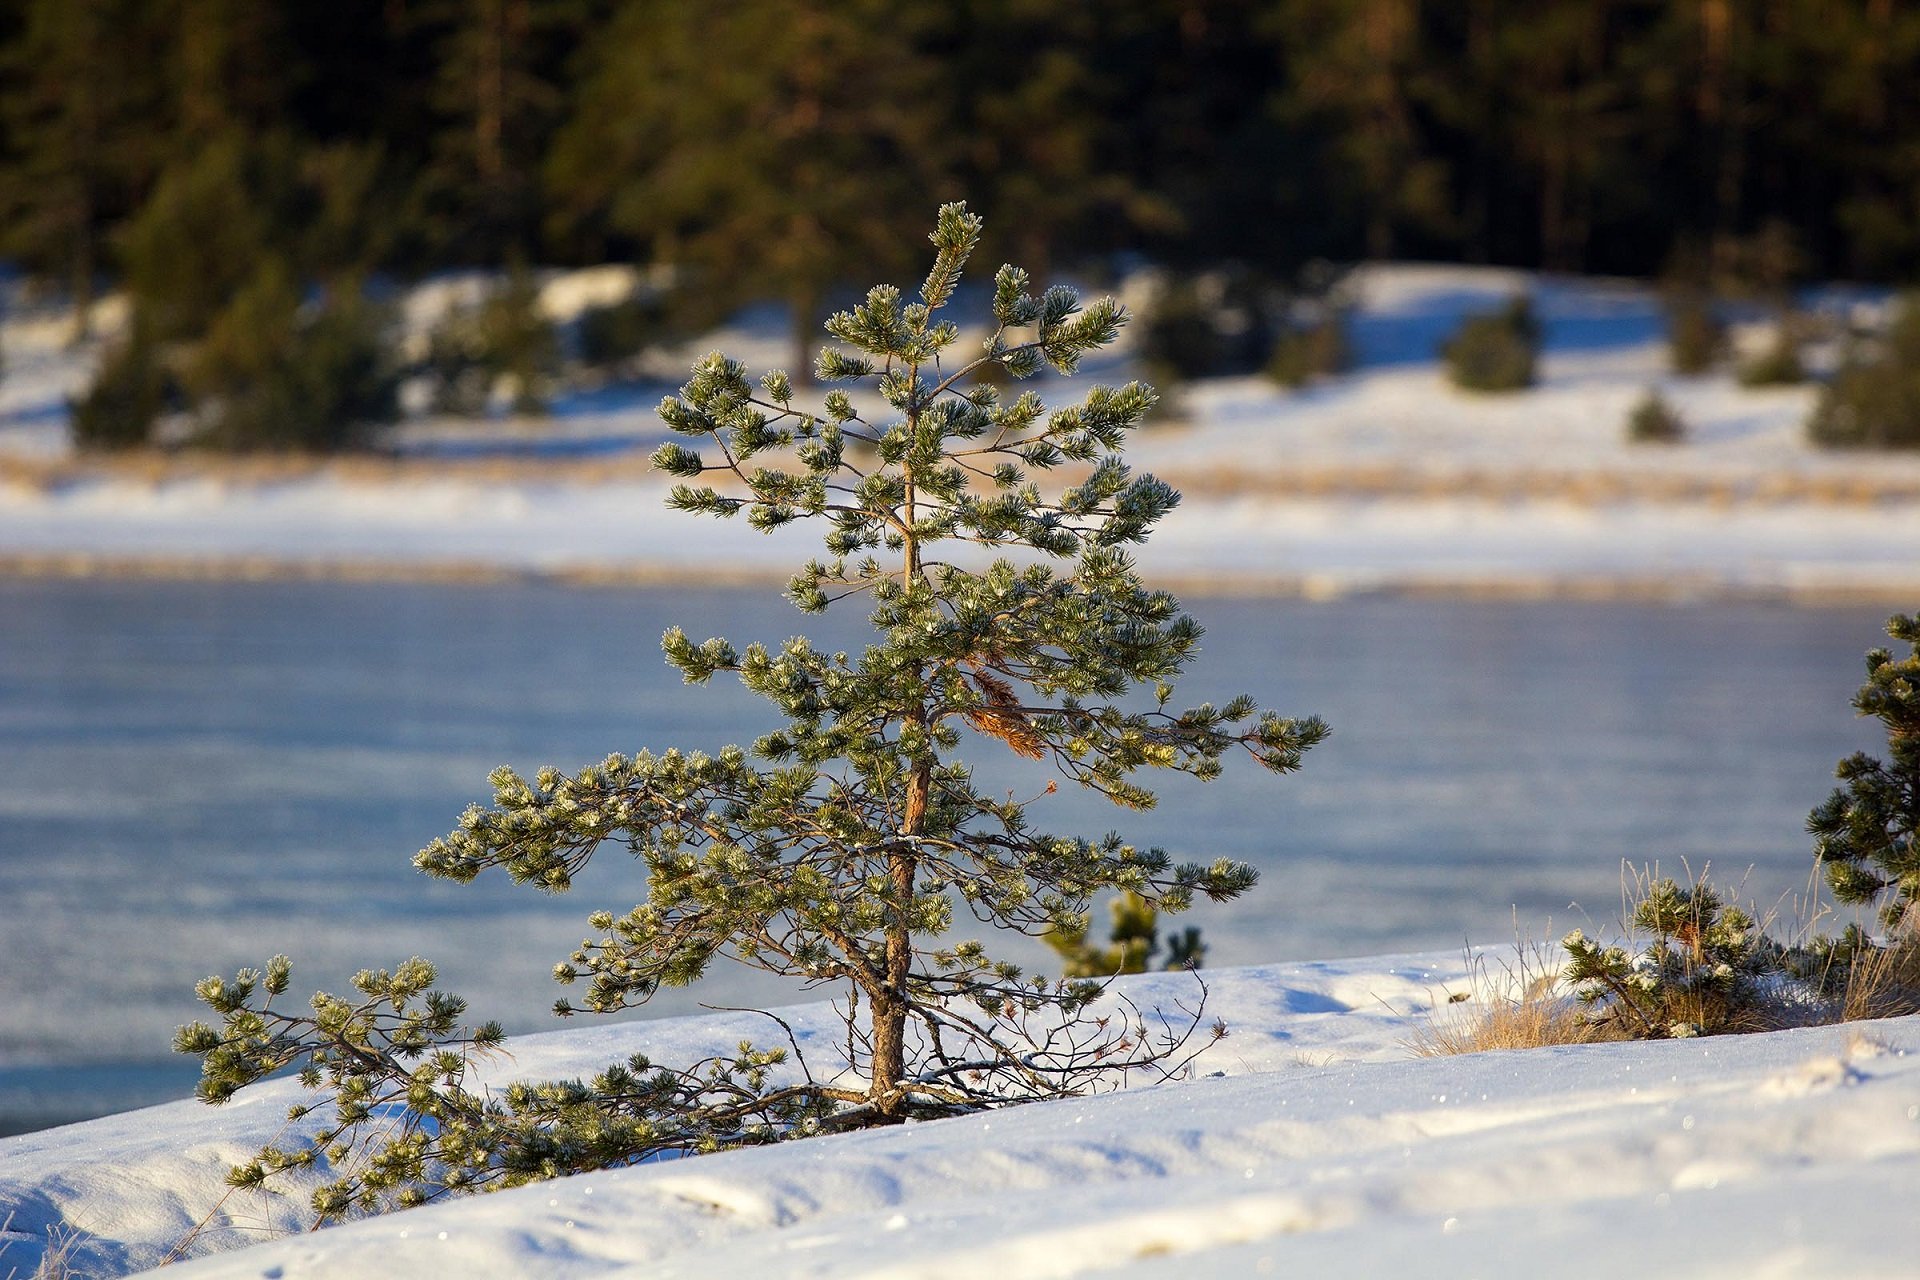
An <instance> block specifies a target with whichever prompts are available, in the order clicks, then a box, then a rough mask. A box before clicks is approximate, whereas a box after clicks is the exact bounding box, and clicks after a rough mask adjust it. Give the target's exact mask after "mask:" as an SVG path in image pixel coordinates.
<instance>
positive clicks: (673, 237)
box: [548, 0, 947, 382]
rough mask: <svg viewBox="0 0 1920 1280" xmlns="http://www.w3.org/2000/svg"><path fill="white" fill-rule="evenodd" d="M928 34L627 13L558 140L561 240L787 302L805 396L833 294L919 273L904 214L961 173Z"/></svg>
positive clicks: (865, 2) (652, 3) (864, 22)
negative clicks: (633, 250)
mask: <svg viewBox="0 0 1920 1280" xmlns="http://www.w3.org/2000/svg"><path fill="white" fill-rule="evenodd" d="M927 26H928V22H927V14H926V11H924V10H920V9H917V8H914V7H908V8H905V9H901V8H900V7H898V6H895V5H892V4H888V3H883V2H882V0H851V2H850V3H839V4H827V3H821V2H820V0H806V2H805V3H794V2H793V0H746V2H744V3H740V4H734V5H729V6H726V7H725V8H724V9H719V10H715V9H710V8H704V7H701V6H695V5H685V4H680V3H677V2H674V0H636V2H635V3H630V4H628V5H627V6H625V7H624V8H623V9H622V10H621V11H620V13H619V14H618V15H617V16H616V17H615V19H614V21H613V23H612V25H611V27H610V29H609V31H608V33H607V38H606V39H605V40H603V41H601V42H600V44H599V46H598V48H597V49H596V50H595V53H596V55H597V56H596V57H595V58H594V59H593V60H592V61H591V63H590V69H589V70H588V71H587V72H586V74H585V75H584V78H583V83H582V86H581V90H580V95H579V100H578V103H577V105H576V108H575V110H574V113H573V115H572V117H571V118H570V119H569V120H568V122H567V124H566V125H565V127H564V128H563V129H562V130H561V132H560V134H559V135H558V137H557V138H556V139H555V143H554V149H553V153H552V156H551V158H550V163H549V167H548V175H549V179H550V181H551V182H552V183H553V185H554V187H555V197H556V199H555V205H556V210H555V214H554V218H553V221H554V224H555V230H556V231H557V232H559V233H561V234H563V235H566V236H570V237H573V238H575V239H576V240H582V241H589V242H590V241H592V240H594V239H599V240H601V241H602V242H604V241H605V240H607V239H612V238H624V239H625V240H627V241H628V242H629V243H632V244H635V245H637V246H638V247H639V249H640V250H641V252H642V255H643V256H645V257H649V258H652V259H654V260H657V261H663V262H669V263H673V264H674V265H676V266H679V267H683V268H689V269H695V270H697V271H698V272H700V274H701V278H702V279H701V282H702V287H703V288H705V289H707V290H709V291H712V292H717V293H719V294H722V295H725V296H728V297H731V298H733V299H735V300H736V301H743V300H745V299H746V298H747V297H749V296H753V297H766V296H769V295H771V296H775V297H778V298H780V299H781V300H783V301H785V302H787V303H788V305H789V308H790V311H791V315H792V323H793V334H794V342H795V361H796V365H795V369H794V375H793V376H794V377H795V378H796V380H798V381H801V382H805V381H806V379H807V376H808V374H809V372H810V371H809V369H808V368H807V366H806V357H805V350H806V345H807V343H809V342H810V341H811V340H812V337H813V334H814V332H815V326H816V325H817V323H818V318H819V316H818V313H819V311H820V309H821V307H822V305H823V303H824V301H825V299H826V297H827V294H828V292H829V291H830V290H831V289H833V288H834V287H835V286H837V285H839V284H841V283H842V282H843V281H845V280H846V279H847V278H848V277H849V276H850V275H852V273H853V272H854V271H855V270H857V269H864V268H865V267H867V266H868V265H869V264H873V263H879V264H882V265H884V266H888V267H892V266H894V265H896V264H898V265H904V263H903V262H902V261H901V258H900V246H901V245H902V244H903V243H906V240H907V235H908V233H909V231H910V222H911V220H910V219H909V218H908V217H907V215H906V214H905V212H904V211H905V210H907V209H909V208H911V207H913V204H914V201H915V199H916V197H920V196H921V195H922V194H923V193H924V192H925V191H927V190H929V189H930V188H937V187H938V185H939V184H940V182H941V180H942V177H943V174H944V173H945V172H947V170H946V169H945V167H944V166H943V164H942V161H943V159H944V158H945V156H946V150H947V149H946V146H945V144H944V143H943V141H942V133H941V129H940V125H941V122H942V117H943V114H944V111H943V108H942V98H941V96H940V95H941V83H942V82H941V77H940V74H939V68H938V66H937V64H935V63H934V62H933V61H932V60H931V59H929V58H928V57H927V56H926V55H925V53H924V51H923V50H922V49H921V48H920V47H919V45H918V41H919V40H920V39H921V38H922V36H923V34H924V32H925V30H926V28H927ZM716 53H718V54H719V55H720V56H717V57H716Z"/></svg>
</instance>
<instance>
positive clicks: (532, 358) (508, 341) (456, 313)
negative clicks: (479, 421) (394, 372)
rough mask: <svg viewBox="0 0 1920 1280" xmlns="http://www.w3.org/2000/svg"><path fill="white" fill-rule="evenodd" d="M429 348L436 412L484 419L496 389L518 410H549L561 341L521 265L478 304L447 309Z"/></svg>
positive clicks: (535, 413)
mask: <svg viewBox="0 0 1920 1280" xmlns="http://www.w3.org/2000/svg"><path fill="white" fill-rule="evenodd" d="M428 347H429V349H428V355H427V368H426V373H427V376H428V378H429V379H430V381H431V382H432V384H433V407H434V409H435V410H436V411H437V412H440V413H449V414H455V415H458V416H460V417H470V418H471V417H480V416H483V415H484V414H485V413H486V412H487V408H488V405H489V404H490V403H491V402H492V399H493V394H494V391H495V389H496V388H503V389H504V390H505V391H506V393H507V395H508V397H509V400H510V404H511V406H512V411H513V412H514V413H517V414H524V415H528V416H538V415H540V414H544V413H545V412H546V411H547V402H548V398H549V397H550V396H551V395H552V393H553V386H554V381H555V379H556V378H557V377H558V376H559V373H560V340H559V335H558V334H557V333H556V332H555V330H554V326H553V322H552V321H551V320H549V319H547V317H546V316H545V314H543V313H542V312H541V310H540V291H539V288H538V287H537V286H536V285H535V283H534V280H533V277H532V275H531V273H529V272H528V271H526V270H525V269H523V268H516V269H515V270H514V271H513V272H512V273H511V274H510V275H509V276H508V277H507V279H506V281H505V282H504V283H503V284H501V285H500V286H499V287H497V288H495V289H493V290H492V291H490V292H489V293H488V294H487V296H486V297H485V298H483V299H482V300H481V301H480V302H479V303H478V304H477V305H474V306H468V307H456V308H454V309H453V310H451V311H449V312H448V313H447V315H446V316H444V317H443V318H442V319H441V321H440V323H439V324H438V325H436V326H435V327H434V330H433V333H432V334H431V336H430V337H429V340H428Z"/></svg>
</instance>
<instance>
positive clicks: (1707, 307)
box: [1667, 289, 1727, 377]
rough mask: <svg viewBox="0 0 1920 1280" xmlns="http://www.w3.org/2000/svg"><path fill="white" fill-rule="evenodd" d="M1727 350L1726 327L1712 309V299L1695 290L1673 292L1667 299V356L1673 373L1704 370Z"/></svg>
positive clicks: (1692, 373)
mask: <svg viewBox="0 0 1920 1280" xmlns="http://www.w3.org/2000/svg"><path fill="white" fill-rule="evenodd" d="M1726 350H1727V327H1726V325H1724V324H1722V323H1721V322H1720V317H1719V315H1718V314H1717V313H1716V312H1715V311H1714V309H1713V299H1712V298H1711V297H1710V296H1708V295H1707V294H1706V293H1704V292H1702V291H1700V290H1697V289H1685V290H1679V291H1676V292H1674V293H1673V294H1672V295H1671V296H1669V298H1668V299H1667V359H1668V362H1669V363H1670V364H1671V365H1672V367H1673V371H1674V372H1675V373H1678V374H1681V375H1683V376H1687V377H1692V376H1694V375H1697V374H1702V373H1706V372H1707V371H1709V370H1710V369H1712V368H1713V366H1714V365H1716V364H1718V363H1719V362H1720V359H1721V357H1722V356H1724V355H1725V354H1726Z"/></svg>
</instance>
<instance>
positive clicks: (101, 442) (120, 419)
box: [67, 315, 175, 452]
mask: <svg viewBox="0 0 1920 1280" xmlns="http://www.w3.org/2000/svg"><path fill="white" fill-rule="evenodd" d="M174 398H175V389H174V387H173V382H172V379H171V378H170V377H169V376H168V374H167V370H166V367H165V365H164V364H163V363H162V362H161V358H160V351H159V347H158V344H156V343H155V342H154V341H153V339H152V338H151V337H150V336H149V334H148V326H147V324H146V323H145V322H144V320H142V319H141V318H140V317H139V316H137V315H136V316H135V318H134V321H133V323H132V325H130V326H129V328H128V331H127V334H126V335H125V336H124V337H122V338H120V339H118V340H116V341H115V342H114V343H112V344H111V345H110V346H108V347H107V349H106V351H105V352H104V353H103V354H102V356H101V359H100V368H99V371H98V372H96V373H95V374H94V378H93V382H92V384H91V385H89V386H88V387H87V389H86V391H85V392H84V393H82V394H81V395H80V396H78V397H77V398H75V399H72V400H69V401H68V402H67V414H68V419H69V421H70V422H71V423H72V427H73V442H74V444H75V445H76V446H77V447H79V448H80V449H82V450H85V451H89V452H92V451H97V450H109V449H132V448H137V447H139V446H140V445H143V444H146V443H147V441H148V439H149V437H150V436H151V435H152V432H153V424H154V423H155V421H157V420H158V419H159V417H160V415H161V414H162V413H163V412H165V411H166V409H167V406H168V404H169V402H170V401H171V400H172V399H174Z"/></svg>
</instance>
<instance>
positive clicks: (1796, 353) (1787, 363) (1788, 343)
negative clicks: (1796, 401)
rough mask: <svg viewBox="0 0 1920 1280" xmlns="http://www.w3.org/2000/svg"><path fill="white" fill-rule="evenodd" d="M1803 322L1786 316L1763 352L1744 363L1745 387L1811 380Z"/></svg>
mask: <svg viewBox="0 0 1920 1280" xmlns="http://www.w3.org/2000/svg"><path fill="white" fill-rule="evenodd" d="M1799 328H1800V325H1799V321H1798V320H1796V319H1795V318H1794V317H1793V316H1792V315H1785V316H1782V317H1781V318H1780V320H1779V322H1778V323H1776V324H1775V325H1774V327H1773V338H1772V341H1770V342H1769V343H1768V344H1767V347H1766V349H1765V350H1764V351H1762V352H1761V353H1760V354H1759V355H1757V356H1755V357H1753V358H1752V359H1751V360H1748V361H1747V362H1746V363H1744V364H1742V365H1741V366H1740V375H1739V381H1740V385H1741V386H1743V387H1793V386H1798V385H1799V384H1801V383H1802V382H1805V381H1806V380H1807V367H1806V365H1805V364H1804V363H1802V362H1801V359H1800V333H1799Z"/></svg>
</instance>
